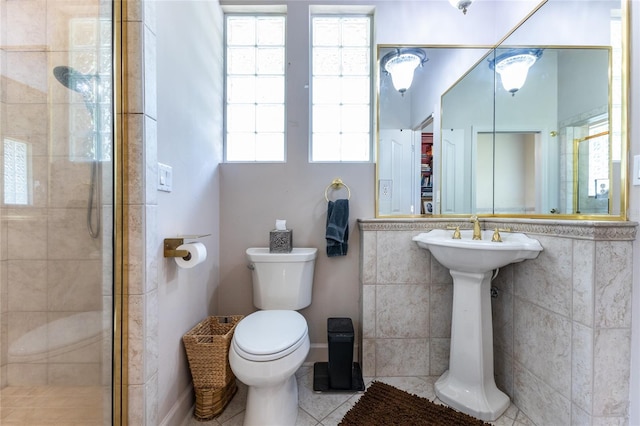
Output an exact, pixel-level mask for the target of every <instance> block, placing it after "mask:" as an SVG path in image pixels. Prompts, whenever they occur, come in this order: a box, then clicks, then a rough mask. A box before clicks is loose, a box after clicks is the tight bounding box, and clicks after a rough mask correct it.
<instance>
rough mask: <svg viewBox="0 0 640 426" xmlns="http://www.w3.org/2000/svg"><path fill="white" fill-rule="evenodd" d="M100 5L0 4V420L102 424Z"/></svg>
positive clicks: (109, 181) (104, 182)
mask: <svg viewBox="0 0 640 426" xmlns="http://www.w3.org/2000/svg"><path fill="white" fill-rule="evenodd" d="M112 23H113V4H112V2H111V1H100V0H24V1H11V0H0V72H1V81H0V139H1V141H2V143H1V144H0V168H1V169H2V173H0V181H1V184H0V424H2V425H5V424H6V425H34V424H56V425H61V424H65V425H66V424H77V425H108V424H111V423H112V396H111V395H112V352H113V337H112V330H113V325H112V324H113V272H112V271H113V267H112V264H113V214H112V211H113V206H112V203H113V201H112V200H113V173H112V170H113V167H112V160H113V154H112V153H113V134H114V132H113V127H114V125H113V116H114V114H113V99H114V96H113V84H112V82H113V76H112V75H113V66H112V64H113V56H114V55H113V41H112V40H113V35H112V34H113V24H112Z"/></svg>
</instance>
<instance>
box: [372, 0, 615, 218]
mask: <svg viewBox="0 0 640 426" xmlns="http://www.w3.org/2000/svg"><path fill="white" fill-rule="evenodd" d="M575 3H577V2H575V1H562V2H547V3H546V4H544V5H543V6H542V7H541V8H540V9H539V10H538V11H537V12H536V13H534V14H533V15H532V16H530V17H529V18H528V19H527V20H526V21H525V22H524V23H523V24H522V25H521V26H520V27H519V28H517V29H516V30H515V31H513V32H512V33H511V34H510V35H509V36H508V37H507V38H505V40H503V42H502V43H501V44H500V45H499V46H497V47H496V48H495V49H490V48H476V47H474V48H446V47H445V48H434V47H428V46H424V47H423V49H424V50H425V52H426V53H427V55H426V56H427V58H428V62H427V63H426V64H425V66H424V67H423V68H418V69H417V70H416V72H415V74H414V82H413V84H412V86H411V88H410V89H409V90H407V92H406V93H405V94H404V95H401V94H399V93H397V92H395V93H394V91H393V86H392V85H391V84H390V82H388V81H387V79H386V78H385V76H384V75H381V77H380V88H379V123H378V127H379V141H378V143H379V145H378V168H377V178H378V194H377V200H378V205H377V212H378V216H387V215H390V216H403V215H421V214H443V215H453V214H455V215H467V214H480V215H508V216H524V217H542V218H544V217H548V218H559V217H562V216H566V217H570V218H588V219H625V218H626V216H625V215H626V179H625V176H626V166H625V165H626V161H627V160H626V155H627V139H626V138H627V136H626V132H625V129H626V117H625V115H626V105H624V100H625V99H626V96H624V93H626V87H627V85H626V81H625V79H626V78H627V73H626V72H624V71H623V69H624V68H625V66H623V64H626V63H627V62H626V57H625V58H623V53H624V49H623V48H622V46H623V44H624V45H625V46H626V43H622V40H626V37H623V34H626V29H624V28H623V27H626V25H623V24H625V20H624V19H623V18H622V17H623V16H626V8H627V1H626V0H623V1H622V2H621V1H620V0H616V1H614V0H610V1H606V0H605V1H598V2H592V3H590V5H589V8H581V10H583V9H588V10H583V12H584V13H581V14H580V15H579V16H575V13H574V12H573V11H574V10H576V9H573V7H576V6H579V5H578V4H575ZM567 16H571V19H566V17H567ZM625 19H626V18H625ZM541 28H544V30H541ZM393 47H394V46H379V51H378V53H379V57H382V56H383V55H384V54H385V53H386V52H387V51H389V50H391V49H392V48H393ZM516 49H527V50H534V51H538V50H539V57H538V58H537V60H536V61H535V63H534V64H533V65H532V66H531V68H530V69H529V72H528V74H527V77H526V80H525V83H524V85H523V86H522V88H521V89H520V90H517V91H515V93H511V92H508V91H507V90H506V89H505V88H504V87H503V84H502V75H500V74H497V73H496V72H495V65H492V62H493V63H495V62H496V59H499V58H500V57H501V56H504V55H505V54H507V53H512V52H514V50H516ZM461 68H462V69H461ZM425 70H426V71H428V72H425ZM610 70H611V78H610V74H609V71H610ZM423 74H424V75H423ZM426 74H428V78H426ZM425 80H428V81H425ZM452 80H453V81H452ZM438 92H439V94H438ZM439 95H440V96H439ZM428 135H432V136H433V141H434V143H433V145H432V146H431V148H432V149H431V151H430V152H431V155H425V151H424V149H422V148H423V144H422V140H425V136H428ZM407 144H413V149H414V152H417V153H418V155H415V154H414V155H411V151H410V150H409V149H408V148H406V147H404V146H405V145H407ZM403 147H404V148H403ZM418 147H420V148H421V149H417V148H418ZM416 157H417V158H416ZM425 157H426V162H427V163H431V164H429V167H427V168H425V167H424V164H421V163H422V162H424V161H425ZM427 169H429V172H428V173H430V176H429V179H427V183H430V184H431V185H432V186H431V187H429V186H425V185H424V183H425V175H426V174H427V172H426V170H427ZM425 189H427V190H426V191H425ZM428 189H431V190H428ZM427 207H429V208H430V209H431V211H428V209H427Z"/></svg>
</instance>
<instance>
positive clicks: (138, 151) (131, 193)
mask: <svg viewBox="0 0 640 426" xmlns="http://www.w3.org/2000/svg"><path fill="white" fill-rule="evenodd" d="M124 120H125V122H126V126H127V139H128V142H129V143H128V144H127V152H126V162H125V167H126V174H127V179H126V185H127V188H126V191H125V194H126V195H125V196H126V200H125V202H126V203H127V204H142V203H144V196H145V193H146V188H145V172H146V169H145V161H144V155H145V152H144V149H145V140H144V139H143V138H144V124H145V122H144V116H143V115H142V114H127V115H126V116H125V118H124ZM156 167H157V166H156ZM154 183H155V179H154Z"/></svg>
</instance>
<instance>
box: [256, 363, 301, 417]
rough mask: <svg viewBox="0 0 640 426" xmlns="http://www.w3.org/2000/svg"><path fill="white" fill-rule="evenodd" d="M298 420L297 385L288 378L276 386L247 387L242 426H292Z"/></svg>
mask: <svg viewBox="0 0 640 426" xmlns="http://www.w3.org/2000/svg"><path fill="white" fill-rule="evenodd" d="M297 418H298V383H297V381H296V376H295V375H292V376H290V377H289V378H288V379H287V380H286V381H285V382H283V383H280V384H278V385H276V386H268V387H255V386H249V387H248V393H247V409H246V411H245V413H244V426H289V425H290V426H294V425H295V424H296V419H297Z"/></svg>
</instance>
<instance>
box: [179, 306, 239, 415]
mask: <svg viewBox="0 0 640 426" xmlns="http://www.w3.org/2000/svg"><path fill="white" fill-rule="evenodd" d="M242 318H243V316H242V315H232V316H227V317H217V316H211V317H207V318H206V319H204V320H203V321H201V322H200V323H198V324H197V325H196V326H195V327H193V328H192V329H191V330H189V331H188V332H187V333H186V334H185V335H184V336H182V341H183V343H184V347H185V349H186V352H187V359H188V360H189V368H190V370H191V377H192V379H193V387H194V388H195V393H196V410H195V417H196V418H197V419H198V420H203V421H204V420H211V419H213V418H214V417H216V416H217V415H218V414H220V413H221V412H222V410H223V409H224V407H225V406H226V405H227V403H228V402H229V401H230V400H231V398H232V397H233V395H234V394H235V393H236V390H237V387H236V381H235V376H234V375H233V371H231V366H230V365H229V346H230V345H231V339H232V337H233V330H234V329H235V327H236V325H237V324H238V322H239V321H240V320H241V319H242Z"/></svg>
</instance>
